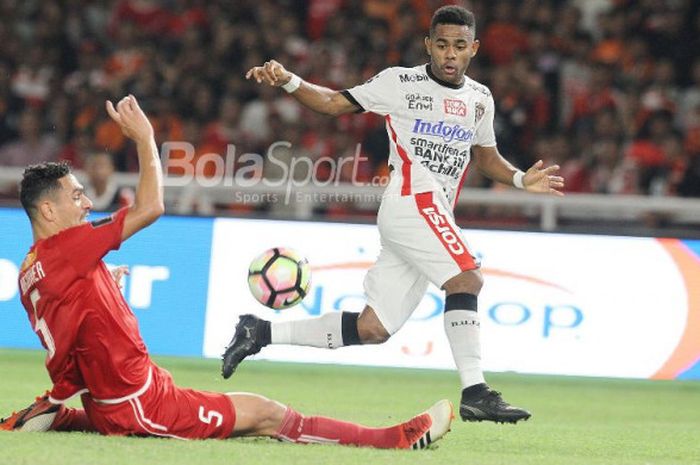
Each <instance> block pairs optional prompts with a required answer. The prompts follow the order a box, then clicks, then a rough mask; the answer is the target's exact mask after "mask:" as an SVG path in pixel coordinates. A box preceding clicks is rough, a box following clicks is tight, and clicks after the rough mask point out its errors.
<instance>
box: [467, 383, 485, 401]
mask: <svg viewBox="0 0 700 465" xmlns="http://www.w3.org/2000/svg"><path fill="white" fill-rule="evenodd" d="M488 388H489V386H488V384H486V383H479V384H475V385H473V386H469V387H466V388H464V389H462V398H466V399H470V398H472V397H479V394H481V393H483V392H484V391H487V390H488Z"/></svg>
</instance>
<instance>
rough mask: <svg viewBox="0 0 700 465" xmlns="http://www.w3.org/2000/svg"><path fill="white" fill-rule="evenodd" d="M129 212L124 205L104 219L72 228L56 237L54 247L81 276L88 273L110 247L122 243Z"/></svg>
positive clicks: (112, 248) (115, 246) (116, 247)
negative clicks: (125, 221)
mask: <svg viewBox="0 0 700 465" xmlns="http://www.w3.org/2000/svg"><path fill="white" fill-rule="evenodd" d="M127 211H128V208H122V209H120V210H117V211H116V212H114V213H113V214H112V215H110V216H107V217H105V218H102V219H100V220H96V221H92V222H90V223H85V224H81V225H80V226H75V227H73V228H69V229H67V230H65V231H63V232H61V233H59V234H58V235H57V236H56V237H55V243H54V246H55V247H56V248H57V249H58V252H59V253H60V254H61V255H62V256H63V258H64V259H65V260H66V261H68V262H69V263H71V264H72V265H73V267H74V268H75V271H76V272H77V273H78V275H80V276H85V275H86V274H87V273H89V272H90V271H92V270H93V269H94V268H95V267H96V266H97V264H98V263H99V262H100V260H102V257H104V256H105V255H107V253H108V252H109V251H110V250H117V249H119V246H121V243H122V230H123V229H124V218H126V213H127Z"/></svg>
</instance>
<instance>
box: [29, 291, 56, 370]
mask: <svg viewBox="0 0 700 465" xmlns="http://www.w3.org/2000/svg"><path fill="white" fill-rule="evenodd" d="M39 299H41V294H39V289H34V290H33V291H32V292H31V293H30V294H29V300H31V301H32V307H33V309H34V321H35V322H36V323H35V325H34V331H36V332H37V333H38V334H39V335H40V336H41V338H42V339H43V340H44V345H45V346H46V351H47V352H48V357H49V359H51V358H53V356H54V354H55V353H56V344H54V342H53V336H52V335H51V331H49V327H48V326H47V325H46V320H44V319H43V318H39V317H38V312H37V305H38V304H39Z"/></svg>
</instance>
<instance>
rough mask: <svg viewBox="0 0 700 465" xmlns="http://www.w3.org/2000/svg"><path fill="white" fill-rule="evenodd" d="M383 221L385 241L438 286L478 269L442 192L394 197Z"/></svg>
mask: <svg viewBox="0 0 700 465" xmlns="http://www.w3.org/2000/svg"><path fill="white" fill-rule="evenodd" d="M382 223H383V225H381V226H380V232H381V234H382V241H384V242H385V243H386V244H388V245H389V246H390V247H392V250H394V251H395V252H396V254H398V255H399V256H400V257H401V258H403V259H404V260H405V261H406V262H407V263H409V264H411V265H412V266H413V267H415V268H416V269H417V270H418V271H420V272H421V273H422V274H423V275H425V276H426V277H427V278H428V279H429V280H430V282H432V283H433V284H435V285H436V286H438V287H442V286H443V285H444V284H445V283H446V282H448V281H449V280H450V279H452V278H454V277H455V276H458V275H460V274H462V273H465V272H470V271H472V270H476V269H478V268H479V263H478V260H477V259H476V258H475V257H474V256H473V255H472V253H471V251H470V249H469V246H468V244H467V241H466V240H465V238H464V235H463V234H462V231H461V229H460V228H459V227H458V226H457V224H456V223H455V221H454V219H453V217H452V214H451V212H450V210H449V206H448V205H447V202H446V200H445V199H444V196H442V195H441V194H439V193H433V192H425V193H420V194H416V195H413V196H405V197H401V198H399V199H394V200H393V205H392V208H391V210H390V213H387V214H386V215H385V217H384V218H382Z"/></svg>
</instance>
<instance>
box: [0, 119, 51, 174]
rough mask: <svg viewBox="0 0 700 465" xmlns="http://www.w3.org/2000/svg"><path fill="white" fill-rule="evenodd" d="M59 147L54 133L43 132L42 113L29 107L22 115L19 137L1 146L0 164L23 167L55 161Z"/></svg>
mask: <svg viewBox="0 0 700 465" xmlns="http://www.w3.org/2000/svg"><path fill="white" fill-rule="evenodd" d="M59 149H60V145H59V143H58V141H57V140H56V138H55V137H54V136H53V135H51V134H49V133H42V127H41V116H40V114H39V113H38V112H37V111H36V110H31V109H27V110H25V111H24V112H23V113H22V115H21V116H20V120H19V139H18V140H16V141H14V142H10V143H9V144H6V145H4V146H2V147H0V165H5V166H20V167H22V166H27V165H29V164H33V163H41V162H44V161H54V160H56V156H57V155H58V151H59Z"/></svg>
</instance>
